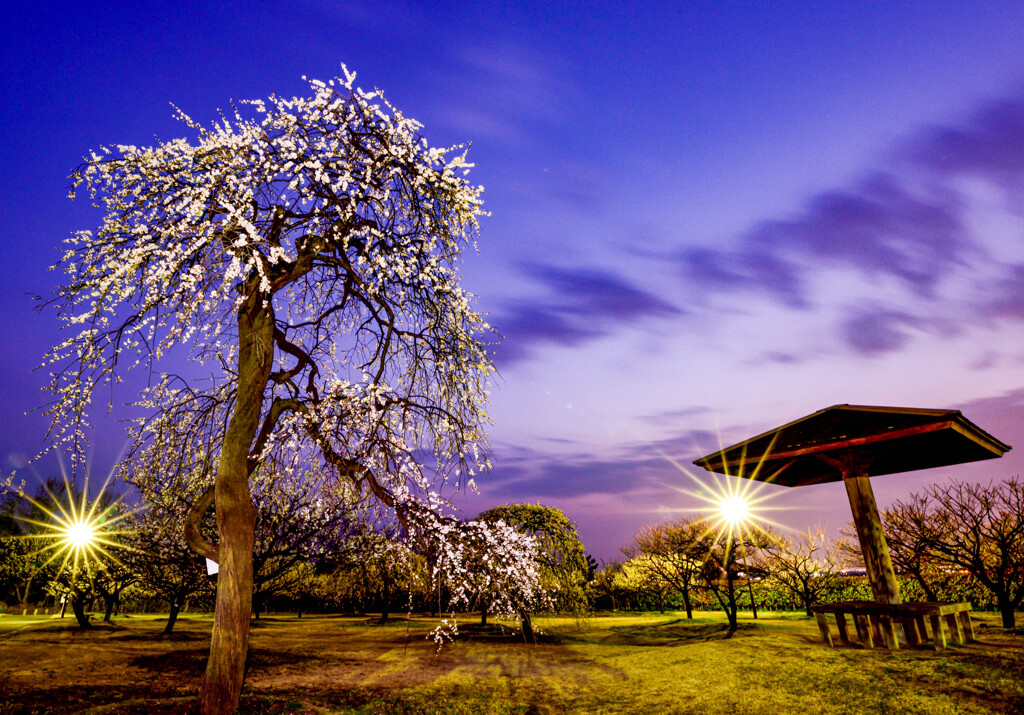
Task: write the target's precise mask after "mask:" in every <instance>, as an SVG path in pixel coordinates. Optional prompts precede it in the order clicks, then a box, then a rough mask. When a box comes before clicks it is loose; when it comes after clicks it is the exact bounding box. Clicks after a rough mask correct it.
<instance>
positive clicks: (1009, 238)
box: [677, 94, 1024, 356]
mask: <svg viewBox="0 0 1024 715" xmlns="http://www.w3.org/2000/svg"><path fill="white" fill-rule="evenodd" d="M965 180H970V181H974V182H978V181H980V182H982V184H984V185H987V186H990V187H992V189H993V191H995V193H996V194H997V195H998V196H1000V197H1001V200H1002V202H1003V204H1002V208H1003V210H1006V211H1008V212H1011V213H1012V214H1014V215H1020V213H1021V211H1022V210H1024V94H1018V95H1013V96H1009V97H1005V98H1000V99H996V100H992V101H988V102H985V103H983V104H981V105H980V106H979V107H978V108H977V110H976V111H974V112H973V113H971V114H970V115H969V116H967V117H966V118H965V119H964V121H963V122H961V123H960V124H958V125H950V126H939V127H926V128H923V129H921V130H920V131H918V132H916V133H915V134H913V135H911V136H910V137H909V138H907V139H906V140H904V141H903V142H901V143H900V144H899V145H898V146H896V147H895V148H894V150H893V151H892V152H890V153H889V154H888V156H887V158H886V159H885V160H883V161H880V162H879V163H878V164H877V165H876V166H875V167H873V168H871V169H870V170H868V171H866V172H864V173H863V174H862V177H861V178H860V179H859V180H856V181H854V182H852V183H851V184H850V185H849V186H846V187H839V188H835V189H831V190H827V191H822V192H819V193H817V194H814V195H812V196H809V197H808V198H807V199H806V201H805V202H804V203H803V206H802V207H801V208H800V209H799V210H798V211H797V212H795V213H794V215H793V216H791V217H787V218H782V219H766V220H763V221H760V222H758V223H756V224H755V225H753V226H752V227H751V228H750V229H749V230H747V231H745V232H744V233H742V234H741V235H740V236H738V237H737V240H736V241H735V242H734V243H733V244H732V245H731V246H729V247H727V248H689V247H687V248H683V249H681V250H680V252H679V253H678V254H677V259H678V263H677V265H679V266H680V270H681V272H682V274H683V276H684V278H685V279H686V280H687V281H688V282H689V283H690V284H691V285H693V286H695V287H696V288H698V289H699V291H700V293H701V294H702V295H711V296H714V295H719V296H727V295H741V294H751V293H753V294H759V295H762V296H765V297H767V298H769V299H770V300H772V301H774V302H776V303H777V304H779V305H782V306H785V307H788V308H791V309H797V310H808V311H810V310H816V309H818V308H820V307H822V304H823V303H824V302H831V304H832V306H833V307H836V308H838V310H837V311H836V312H835V316H836V318H835V319H836V320H837V321H838V322H837V324H836V334H837V335H838V337H839V338H840V339H841V340H842V341H844V342H845V344H846V346H847V347H848V348H849V349H851V350H852V351H854V352H855V353H857V354H860V355H864V356H871V355H879V354H884V353H887V352H892V351H897V350H900V349H902V348H904V347H906V346H907V345H908V344H909V342H910V341H911V340H912V338H913V335H914V333H915V331H916V332H930V333H942V332H949V331H950V325H951V324H952V323H955V322H957V321H961V322H962V321H964V320H971V321H975V320H984V319H987V318H992V317H995V318H1005V319H1013V320H1024V287H1022V286H1024V264H1018V263H1006V262H1001V261H1000V259H999V258H998V257H997V255H995V253H993V252H992V250H990V249H991V245H992V242H993V241H997V242H998V241H1006V242H1016V241H1020V239H1021V236H1019V235H1009V233H1007V235H1001V236H997V237H993V236H991V235H986V234H985V233H983V232H982V230H980V229H978V228H977V227H976V226H973V225H972V217H973V216H974V212H975V211H977V209H978V206H977V204H976V199H975V198H974V197H973V196H972V194H971V193H970V191H969V187H968V186H967V184H965ZM996 253H998V252H996ZM825 270H829V271H847V272H849V273H850V274H852V275H857V276H859V277H860V282H859V284H858V288H857V289H856V290H859V291H860V292H859V293H857V292H856V290H854V291H851V292H848V293H843V289H842V288H840V287H837V286H831V285H830V286H825V287H824V288H823V286H822V285H821V281H820V280H817V278H818V276H819V275H820V273H821V272H822V271H825ZM949 286H954V287H955V290H950V289H949ZM896 289H898V290H896Z"/></svg>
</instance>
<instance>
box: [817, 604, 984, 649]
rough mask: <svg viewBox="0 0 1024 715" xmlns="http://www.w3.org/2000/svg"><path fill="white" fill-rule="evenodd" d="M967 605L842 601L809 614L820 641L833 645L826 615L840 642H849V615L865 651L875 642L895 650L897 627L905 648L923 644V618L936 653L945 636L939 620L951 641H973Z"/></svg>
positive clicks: (959, 642)
mask: <svg viewBox="0 0 1024 715" xmlns="http://www.w3.org/2000/svg"><path fill="white" fill-rule="evenodd" d="M970 611H971V604H969V603H944V602H938V603H901V604H896V605H889V604H885V603H875V602H874V601H842V602H839V603H826V604H822V605H819V606H811V612H812V613H813V614H814V617H815V618H816V619H817V621H818V629H819V630H820V631H821V637H822V640H824V641H825V642H826V643H828V644H829V646H834V643H833V642H832V632H831V631H830V630H829V625H828V620H827V619H826V617H825V616H826V614H832V616H833V617H834V618H835V621H836V627H837V628H838V629H839V639H840V640H841V641H842V642H843V643H851V642H852V641H851V640H850V632H849V630H848V629H847V626H846V617H847V616H851V617H852V620H853V625H854V628H855V629H856V631H857V638H858V639H859V641H860V644H861V645H862V646H863V647H865V648H874V647H875V641H878V643H879V645H883V644H884V645H885V647H886V648H890V649H892V650H897V649H898V648H899V647H900V646H899V641H900V638H899V633H898V630H897V626H900V627H902V631H903V635H904V641H905V642H906V643H907V644H908V645H912V646H916V645H923V644H924V643H926V642H927V641H928V640H929V634H928V630H927V629H926V627H925V625H926V621H925V618H926V617H927V619H928V625H930V626H931V637H930V638H931V641H932V645H933V647H934V648H935V650H936V651H941V650H944V649H945V647H946V634H945V632H944V630H943V624H942V621H943V620H945V622H946V627H947V628H948V629H949V634H950V637H951V638H952V640H954V641H955V642H956V643H958V644H960V645H963V644H964V643H966V642H967V641H973V640H975V637H974V626H972V625H971V614H970Z"/></svg>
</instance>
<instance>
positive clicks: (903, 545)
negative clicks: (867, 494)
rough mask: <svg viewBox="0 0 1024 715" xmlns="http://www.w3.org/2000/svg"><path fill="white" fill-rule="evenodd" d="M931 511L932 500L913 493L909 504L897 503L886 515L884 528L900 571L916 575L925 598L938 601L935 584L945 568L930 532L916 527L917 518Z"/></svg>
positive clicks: (896, 565) (883, 518)
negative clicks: (929, 502) (937, 557)
mask: <svg viewBox="0 0 1024 715" xmlns="http://www.w3.org/2000/svg"><path fill="white" fill-rule="evenodd" d="M927 510H928V497H927V496H922V495H917V494H911V495H910V497H908V499H907V501H906V502H896V503H895V504H893V505H892V506H891V507H889V508H888V509H886V510H885V511H883V512H882V529H883V530H884V531H885V540H886V543H888V545H889V556H890V558H891V559H892V565H893V567H894V568H895V569H896V572H897V573H902V574H907V575H909V576H912V577H913V578H914V580H915V581H917V583H918V584H919V585H920V586H921V589H922V590H923V591H924V594H925V598H927V599H928V600H929V601H937V600H938V597H937V596H936V594H935V587H934V586H933V583H932V581H933V579H934V578H935V577H936V576H938V575H939V572H940V570H941V568H942V567H941V565H940V563H939V562H938V561H937V560H936V558H935V555H934V553H933V547H934V544H933V543H932V541H931V534H930V532H929V531H922V530H921V529H917V528H915V526H914V524H915V519H916V518H917V516H918V515H920V514H922V513H924V512H927Z"/></svg>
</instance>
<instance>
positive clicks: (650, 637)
mask: <svg viewBox="0 0 1024 715" xmlns="http://www.w3.org/2000/svg"><path fill="white" fill-rule="evenodd" d="M756 629H757V625H755V624H753V623H741V624H739V628H738V629H737V630H735V631H730V630H729V626H728V624H725V623H689V622H687V621H686V620H685V619H682V618H677V619H676V620H674V621H669V622H667V623H656V624H651V625H628V626H612V627H611V628H609V629H608V630H609V631H611V632H612V633H613V634H614V636H612V637H611V638H606V639H605V640H604V642H606V643H609V642H610V643H617V644H621V645H638V646H685V645H695V644H698V643H706V642H708V641H714V640H726V639H729V638H734V637H737V636H742V635H744V634H746V633H748V632H750V631H754V630H756Z"/></svg>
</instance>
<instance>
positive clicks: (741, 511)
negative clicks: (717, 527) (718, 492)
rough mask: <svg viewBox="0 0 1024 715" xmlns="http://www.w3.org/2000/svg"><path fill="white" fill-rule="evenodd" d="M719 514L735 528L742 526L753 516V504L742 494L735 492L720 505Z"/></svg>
mask: <svg viewBox="0 0 1024 715" xmlns="http://www.w3.org/2000/svg"><path fill="white" fill-rule="evenodd" d="M718 516H719V518H720V519H721V520H722V521H724V522H725V523H726V524H728V525H729V526H730V527H733V528H735V527H739V526H742V525H743V524H744V523H745V522H747V521H748V520H750V519H752V518H753V514H752V513H751V505H750V504H749V503H748V502H747V500H746V498H745V497H744V496H743V495H741V494H733V495H731V496H727V497H726V498H725V499H723V500H722V501H721V502H720V503H719V505H718Z"/></svg>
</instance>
